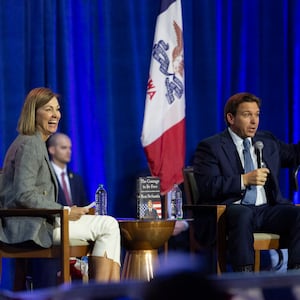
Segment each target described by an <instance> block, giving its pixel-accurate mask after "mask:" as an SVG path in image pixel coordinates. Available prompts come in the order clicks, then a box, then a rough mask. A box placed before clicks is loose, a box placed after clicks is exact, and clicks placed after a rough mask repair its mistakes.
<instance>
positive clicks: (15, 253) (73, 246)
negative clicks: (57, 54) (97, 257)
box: [0, 209, 92, 290]
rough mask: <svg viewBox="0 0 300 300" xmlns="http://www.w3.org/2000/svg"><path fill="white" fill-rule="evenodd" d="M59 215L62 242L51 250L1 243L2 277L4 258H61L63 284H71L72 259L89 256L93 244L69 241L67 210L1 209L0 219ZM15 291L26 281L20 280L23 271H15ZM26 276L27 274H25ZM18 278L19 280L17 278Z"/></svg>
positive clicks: (0, 265)
mask: <svg viewBox="0 0 300 300" xmlns="http://www.w3.org/2000/svg"><path fill="white" fill-rule="evenodd" d="M54 215H57V216H59V217H60V218H61V242H60V243H59V244H54V245H53V246H52V247H50V248H41V247H38V246H36V247H35V246H28V247H25V246H24V247H23V246H22V247H20V246H18V245H12V244H5V243H0V276H1V275H2V258H16V259H24V258H25V259H26V258H60V263H61V276H60V281H61V283H69V282H70V281H71V277H70V257H82V256H87V255H88V254H89V253H90V251H91V247H92V244H90V243H88V242H85V241H82V240H69V221H68V210H67V209H0V217H1V218H3V217H12V216H30V217H45V218H49V217H51V216H52V217H53V216H54ZM15 272H16V275H15V282H14V289H15V290H18V289H19V288H18V285H20V284H22V281H25V277H24V278H19V276H20V274H22V270H15ZM23 274H24V275H25V273H23ZM17 277H18V278H17Z"/></svg>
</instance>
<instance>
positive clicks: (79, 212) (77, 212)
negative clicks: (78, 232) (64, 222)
mask: <svg viewBox="0 0 300 300" xmlns="http://www.w3.org/2000/svg"><path fill="white" fill-rule="evenodd" d="M88 212H89V209H88V208H86V207H78V206H76V205H74V206H72V207H71V210H70V214H69V220H70V221H77V220H79V219H80V218H81V216H83V215H86V214H87V213H88Z"/></svg>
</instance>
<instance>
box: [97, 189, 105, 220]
mask: <svg viewBox="0 0 300 300" xmlns="http://www.w3.org/2000/svg"><path fill="white" fill-rule="evenodd" d="M95 204H96V209H95V214H96V215H107V192H106V190H105V188H104V185H103V184H99V186H98V188H97V191H96V193H95Z"/></svg>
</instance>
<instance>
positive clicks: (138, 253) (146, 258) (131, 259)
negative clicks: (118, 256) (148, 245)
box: [121, 250, 159, 281]
mask: <svg viewBox="0 0 300 300" xmlns="http://www.w3.org/2000/svg"><path fill="white" fill-rule="evenodd" d="M158 263H159V261H158V254H157V250H127V251H126V255H125V259H124V264H123V268H122V274H121V279H125V280H128V279H134V280H145V281H150V280H151V279H152V278H153V274H154V271H155V268H156V266H157V265H158Z"/></svg>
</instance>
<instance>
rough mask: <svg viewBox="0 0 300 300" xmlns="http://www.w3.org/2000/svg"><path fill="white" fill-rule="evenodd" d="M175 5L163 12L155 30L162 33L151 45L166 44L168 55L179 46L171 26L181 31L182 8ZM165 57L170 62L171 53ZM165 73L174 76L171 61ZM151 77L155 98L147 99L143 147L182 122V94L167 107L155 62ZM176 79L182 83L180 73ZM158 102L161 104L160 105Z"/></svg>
mask: <svg viewBox="0 0 300 300" xmlns="http://www.w3.org/2000/svg"><path fill="white" fill-rule="evenodd" d="M177 2H178V1H177ZM177 2H174V3H173V4H171V5H170V6H169V8H168V9H167V10H166V11H165V12H163V13H162V14H161V15H159V16H158V19H157V24H156V27H157V28H163V29H164V30H156V32H155V37H154V44H157V43H158V42H159V41H161V40H163V41H167V43H168V46H169V49H168V52H172V51H173V49H174V48H176V47H177V46H178V37H177V35H176V30H175V28H174V25H173V22H174V21H175V22H176V23H177V24H178V26H179V27H180V28H181V30H182V17H181V4H180V1H179V2H178V3H177ZM175 17H176V18H175ZM182 54H183V49H182ZM168 57H169V58H171V57H172V53H170V54H169V56H168ZM167 71H168V73H170V74H174V73H175V70H174V64H173V63H172V60H171V59H170V61H169V65H168V70H167ZM150 74H151V79H152V80H153V86H154V87H155V92H156V94H155V96H154V97H153V98H152V99H150V96H149V94H147V97H146V106H145V116H144V124H143V131H142V144H143V146H147V145H149V144H150V143H152V142H153V141H155V140H156V139H157V138H159V137H160V136H161V135H162V134H163V133H164V132H165V131H166V130H168V129H169V128H170V127H172V126H173V125H174V124H176V123H178V122H180V121H181V120H182V119H183V118H185V100H184V94H183V96H182V97H181V99H180V100H179V101H174V102H173V103H172V104H171V105H170V104H169V102H168V101H167V100H166V93H167V90H166V86H165V78H166V76H165V75H164V74H163V73H162V72H161V71H160V63H159V62H158V61H157V60H155V59H152V60H151V65H150ZM176 76H177V77H180V80H181V81H182V82H183V81H184V78H183V77H182V76H180V74H179V73H176ZM161 99H163V100H162V101H161Z"/></svg>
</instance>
